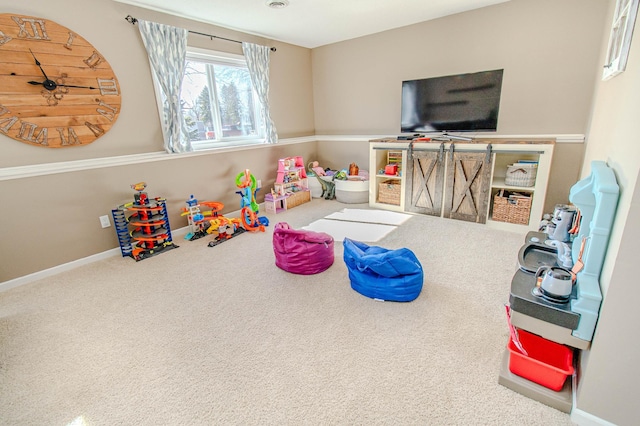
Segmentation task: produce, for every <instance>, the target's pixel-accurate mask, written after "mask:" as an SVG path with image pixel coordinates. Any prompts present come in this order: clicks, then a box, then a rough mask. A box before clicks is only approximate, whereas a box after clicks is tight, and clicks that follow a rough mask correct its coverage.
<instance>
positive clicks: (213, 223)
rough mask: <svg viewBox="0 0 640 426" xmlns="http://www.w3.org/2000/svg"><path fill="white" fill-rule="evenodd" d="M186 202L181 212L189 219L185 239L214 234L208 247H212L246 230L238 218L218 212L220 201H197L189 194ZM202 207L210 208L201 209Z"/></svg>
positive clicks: (221, 207) (222, 205)
mask: <svg viewBox="0 0 640 426" xmlns="http://www.w3.org/2000/svg"><path fill="white" fill-rule="evenodd" d="M186 204H187V206H186V207H183V208H182V213H181V216H187V219H188V221H189V232H188V233H187V234H186V235H185V236H184V238H185V240H189V241H193V240H197V239H198V238H202V237H206V236H207V235H214V239H213V240H212V241H210V242H209V247H213V246H216V245H218V244H220V243H222V242H224V241H227V240H229V239H231V238H232V237H234V236H236V235H237V234H241V233H243V232H245V231H246V230H245V229H244V228H243V227H242V223H241V220H240V219H239V218H228V217H225V216H223V215H222V214H220V212H221V211H222V209H223V208H224V204H222V203H219V202H217V201H198V200H197V199H196V198H195V197H194V196H193V195H191V197H190V198H189V199H188V200H187V201H186ZM204 207H207V208H209V209H210V210H203V208H204Z"/></svg>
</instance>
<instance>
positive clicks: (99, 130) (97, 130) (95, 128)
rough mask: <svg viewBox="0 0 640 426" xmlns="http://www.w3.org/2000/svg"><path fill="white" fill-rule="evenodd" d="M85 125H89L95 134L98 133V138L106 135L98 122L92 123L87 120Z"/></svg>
mask: <svg viewBox="0 0 640 426" xmlns="http://www.w3.org/2000/svg"><path fill="white" fill-rule="evenodd" d="M84 125H85V126H87V127H88V128H89V130H91V131H92V132H93V134H94V135H96V138H99V137H100V136H102V135H104V129H103V128H102V127H100V126H98V125H97V124H92V123H89V122H88V121H85V122H84Z"/></svg>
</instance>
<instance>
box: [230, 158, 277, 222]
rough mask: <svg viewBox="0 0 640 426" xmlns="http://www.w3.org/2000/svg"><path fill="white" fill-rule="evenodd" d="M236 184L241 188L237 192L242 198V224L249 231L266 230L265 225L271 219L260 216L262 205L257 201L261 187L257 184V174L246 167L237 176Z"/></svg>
mask: <svg viewBox="0 0 640 426" xmlns="http://www.w3.org/2000/svg"><path fill="white" fill-rule="evenodd" d="M236 186H237V187H238V188H239V189H240V191H237V193H238V194H240V197H241V198H242V199H241V200H240V208H241V209H242V210H241V211H240V217H241V219H242V225H243V226H244V228H245V229H246V230H247V231H251V232H258V231H260V232H264V231H265V226H268V225H269V219H267V218H266V217H258V213H259V209H260V206H259V205H258V203H257V202H256V193H257V192H258V190H259V189H260V188H258V186H257V184H256V178H255V176H253V175H252V174H251V173H250V172H249V169H245V170H244V172H240V173H238V175H237V176H236Z"/></svg>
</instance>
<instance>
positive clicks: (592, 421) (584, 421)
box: [571, 405, 616, 426]
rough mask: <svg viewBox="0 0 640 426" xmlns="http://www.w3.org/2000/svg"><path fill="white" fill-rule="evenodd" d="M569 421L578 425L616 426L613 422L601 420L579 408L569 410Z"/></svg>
mask: <svg viewBox="0 0 640 426" xmlns="http://www.w3.org/2000/svg"><path fill="white" fill-rule="evenodd" d="M574 407H575V405H574ZM571 421H572V422H573V423H575V424H577V425H580V426H616V424H615V423H611V422H608V421H606V420H603V419H601V418H600V417H596V416H594V415H593V414H589V413H587V412H586V411H582V410H581V409H579V408H574V409H573V410H571Z"/></svg>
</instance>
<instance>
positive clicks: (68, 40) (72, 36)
mask: <svg viewBox="0 0 640 426" xmlns="http://www.w3.org/2000/svg"><path fill="white" fill-rule="evenodd" d="M74 38H76V35H75V34H74V33H72V32H71V31H69V38H68V39H67V42H66V43H65V44H64V47H65V48H66V49H69V50H71V45H72V44H73V39H74Z"/></svg>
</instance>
